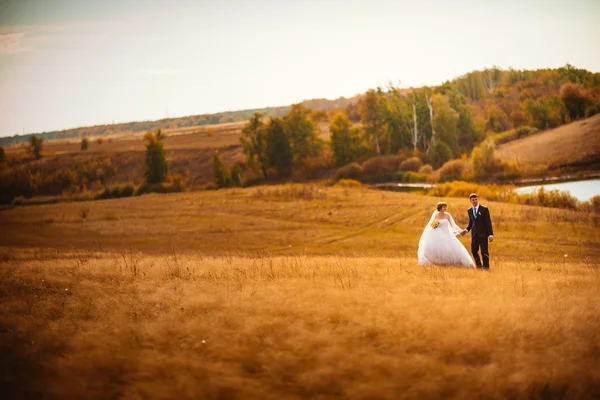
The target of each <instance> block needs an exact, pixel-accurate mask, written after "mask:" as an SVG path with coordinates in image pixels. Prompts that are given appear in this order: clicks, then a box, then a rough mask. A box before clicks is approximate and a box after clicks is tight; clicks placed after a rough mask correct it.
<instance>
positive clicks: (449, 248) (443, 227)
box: [417, 211, 475, 268]
mask: <svg viewBox="0 0 600 400" xmlns="http://www.w3.org/2000/svg"><path fill="white" fill-rule="evenodd" d="M436 214H437V211H436V212H434V213H433V215H432V216H431V219H430V220H429V223H428V224H427V226H425V229H424V230H423V234H422V235H421V239H420V240H419V250H418V251H417V255H418V257H419V264H420V265H430V264H434V265H456V266H461V267H473V268H474V267H475V265H474V264H473V259H472V258H471V255H470V254H469V252H468V251H467V249H465V246H463V244H462V243H461V242H460V241H459V240H458V238H456V235H458V234H459V233H460V232H461V231H462V230H461V229H460V228H459V227H458V226H457V225H456V223H454V219H452V216H451V215H450V214H448V213H446V215H447V216H448V219H438V222H439V225H438V227H437V228H435V229H434V228H432V226H431V223H432V222H433V220H434V219H435V216H436Z"/></svg>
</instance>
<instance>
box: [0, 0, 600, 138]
mask: <svg viewBox="0 0 600 400" xmlns="http://www.w3.org/2000/svg"><path fill="white" fill-rule="evenodd" d="M599 17H600V1H596V0H565V1H563V0H539V1H538V0H515V1H511V0H487V1H485V0H464V1H450V0H446V1H437V0H423V1H410V0H387V1H385V0H380V1H378V0H370V1H359V0H345V1H342V0H339V1H333V0H329V1H328V0H321V1H317V0H304V1H294V0H279V1H276V0H270V1H269V0H263V1H255V0H232V1H215V0H204V1H202V0H199V1H192V0H171V1H165V0H0V136H7V135H13V134H16V133H18V134H21V133H23V132H24V133H34V132H42V131H51V130H61V129H68V128H75V127H80V126H88V125H98V124H107V123H112V122H115V123H118V122H129V121H140V120H156V119H161V118H165V117H180V116H186V115H195V114H206V113H214V112H220V111H234V110H241V109H249V108H262V107H266V106H279V105H289V104H292V103H297V102H300V101H302V100H306V99H311V98H330V99H334V98H338V97H340V96H345V97H350V96H354V95H356V94H359V93H363V92H365V91H366V90H368V89H369V88H374V87H377V86H386V85H387V84H388V83H390V82H392V83H394V84H395V85H399V86H400V87H410V86H414V87H418V86H423V85H439V84H441V83H442V82H444V81H445V80H450V79H453V78H455V77H457V76H460V75H462V74H464V73H467V72H470V71H473V70H476V69H483V68H486V67H492V66H494V65H497V66H499V67H501V68H509V67H513V68H516V69H540V68H557V67H560V66H564V65H565V64H567V63H570V64H572V65H574V66H576V67H578V68H585V69H588V70H590V71H593V72H600V46H599V45H598V44H597V38H598V37H600V28H599V25H600V24H599V23H598V22H599Z"/></svg>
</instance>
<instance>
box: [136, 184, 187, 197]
mask: <svg viewBox="0 0 600 400" xmlns="http://www.w3.org/2000/svg"><path fill="white" fill-rule="evenodd" d="M180 191H181V188H179V187H177V186H176V185H173V184H167V183H162V182H160V183H147V182H144V183H142V184H141V185H139V186H138V187H137V188H136V189H135V192H134V193H133V195H134V196H141V195H143V194H146V193H175V192H180Z"/></svg>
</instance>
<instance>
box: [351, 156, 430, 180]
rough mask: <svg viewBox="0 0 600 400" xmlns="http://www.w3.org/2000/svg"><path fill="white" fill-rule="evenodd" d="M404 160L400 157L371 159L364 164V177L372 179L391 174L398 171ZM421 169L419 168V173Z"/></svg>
mask: <svg viewBox="0 0 600 400" xmlns="http://www.w3.org/2000/svg"><path fill="white" fill-rule="evenodd" d="M403 160H404V157H403V156H398V155H388V156H376V157H371V158H369V159H368V160H367V161H365V162H364V163H363V164H362V170H363V175H365V176H371V177H372V176H376V175H381V174H391V173H393V172H396V171H397V170H398V166H399V165H400V163H401V162H402V161H403ZM420 167H421V166H420V165H419V168H420ZM419 168H417V171H418V170H419Z"/></svg>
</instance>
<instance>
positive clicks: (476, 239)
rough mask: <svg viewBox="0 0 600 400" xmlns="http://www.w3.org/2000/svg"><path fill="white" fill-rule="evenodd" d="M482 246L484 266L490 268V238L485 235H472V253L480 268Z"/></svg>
mask: <svg viewBox="0 0 600 400" xmlns="http://www.w3.org/2000/svg"><path fill="white" fill-rule="evenodd" d="M480 248H481V256H482V257H483V268H485V269H490V253H489V251H488V238H487V237H485V236H478V235H473V236H471V253H473V258H474V259H475V265H476V266H477V267H478V268H481V267H482V264H481V259H480V258H479V249H480Z"/></svg>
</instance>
